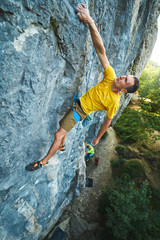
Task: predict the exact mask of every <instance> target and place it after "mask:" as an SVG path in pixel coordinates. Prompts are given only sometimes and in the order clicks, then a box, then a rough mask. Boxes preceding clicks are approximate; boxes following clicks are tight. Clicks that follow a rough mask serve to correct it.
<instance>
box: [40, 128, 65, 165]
mask: <svg viewBox="0 0 160 240" xmlns="http://www.w3.org/2000/svg"><path fill="white" fill-rule="evenodd" d="M66 135H67V131H66V130H64V129H63V128H61V127H60V128H59V130H58V131H57V132H56V133H55V139H54V142H53V144H52V146H51V147H50V149H49V151H48V153H47V155H46V156H45V157H44V158H43V159H42V160H41V161H40V163H41V164H42V165H43V166H44V165H45V164H46V163H47V162H48V160H49V159H50V158H51V157H52V156H53V155H54V154H55V153H56V152H57V150H58V148H59V146H60V145H61V142H62V140H63V139H64V140H65V138H66Z"/></svg>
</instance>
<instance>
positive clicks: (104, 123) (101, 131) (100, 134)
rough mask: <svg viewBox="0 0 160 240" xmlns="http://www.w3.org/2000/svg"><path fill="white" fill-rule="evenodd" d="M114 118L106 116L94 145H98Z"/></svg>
mask: <svg viewBox="0 0 160 240" xmlns="http://www.w3.org/2000/svg"><path fill="white" fill-rule="evenodd" d="M111 121H112V119H110V118H108V117H106V118H105V120H104V122H103V124H102V126H101V128H100V130H99V132H98V135H97V137H96V138H95V139H94V140H93V145H96V144H98V143H99V140H100V139H101V137H102V136H103V134H104V133H105V132H106V131H107V129H108V128H109V126H110V124H111Z"/></svg>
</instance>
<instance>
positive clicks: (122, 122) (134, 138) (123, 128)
mask: <svg viewBox="0 0 160 240" xmlns="http://www.w3.org/2000/svg"><path fill="white" fill-rule="evenodd" d="M113 127H114V129H115V131H116V133H117V135H118V137H119V138H120V143H122V144H132V143H135V142H143V141H145V140H148V136H149V135H148V134H150V135H151V136H152V133H153V129H154V130H157V131H160V117H159V115H156V114H150V113H147V112H144V111H141V112H138V111H136V110H134V109H130V108H128V107H127V108H125V110H124V111H123V113H122V115H121V117H120V118H119V119H118V121H117V122H116V124H115V125H114V126H113ZM157 138H158V139H159V136H157Z"/></svg>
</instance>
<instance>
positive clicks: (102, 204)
mask: <svg viewBox="0 0 160 240" xmlns="http://www.w3.org/2000/svg"><path fill="white" fill-rule="evenodd" d="M151 198H152V192H151V190H150V188H149V184H148V183H147V182H144V183H142V184H141V185H140V186H138V187H137V186H136V184H135V182H134V181H131V180H129V179H128V177H127V176H123V177H120V178H116V179H114V180H113V181H112V183H111V185H110V186H107V187H106V189H105V191H104V192H103V193H102V196H101V199H100V201H99V212H100V213H101V214H102V215H103V216H104V217H105V225H106V232H107V234H108V236H107V237H109V238H108V239H114V240H118V239H119V240H120V239H124V240H135V239H137V240H142V239H145V240H151V239H152V240H158V239H159V238H160V234H159V220H158V219H159V217H160V214H159V212H157V211H156V210H154V209H153V208H152V207H151Z"/></svg>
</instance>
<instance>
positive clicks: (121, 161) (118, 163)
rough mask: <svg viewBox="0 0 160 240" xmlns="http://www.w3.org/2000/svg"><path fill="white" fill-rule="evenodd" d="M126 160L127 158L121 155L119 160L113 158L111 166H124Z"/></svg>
mask: <svg viewBox="0 0 160 240" xmlns="http://www.w3.org/2000/svg"><path fill="white" fill-rule="evenodd" d="M125 162H126V159H125V158H123V157H121V156H120V157H119V159H118V160H116V161H115V160H111V167H112V168H115V167H122V166H123V165H124V163H125Z"/></svg>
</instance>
